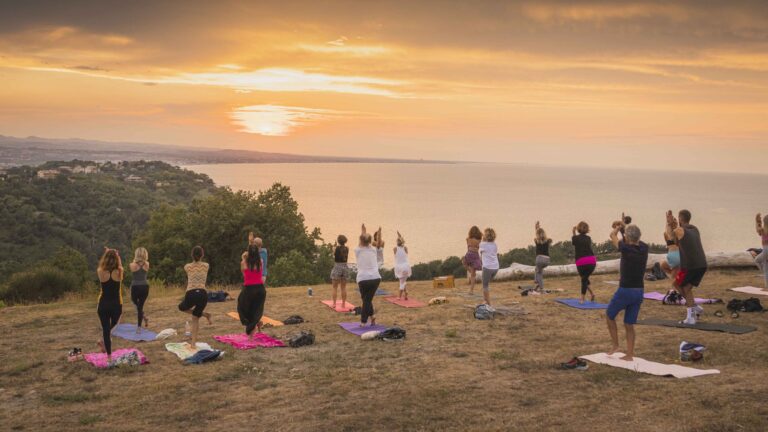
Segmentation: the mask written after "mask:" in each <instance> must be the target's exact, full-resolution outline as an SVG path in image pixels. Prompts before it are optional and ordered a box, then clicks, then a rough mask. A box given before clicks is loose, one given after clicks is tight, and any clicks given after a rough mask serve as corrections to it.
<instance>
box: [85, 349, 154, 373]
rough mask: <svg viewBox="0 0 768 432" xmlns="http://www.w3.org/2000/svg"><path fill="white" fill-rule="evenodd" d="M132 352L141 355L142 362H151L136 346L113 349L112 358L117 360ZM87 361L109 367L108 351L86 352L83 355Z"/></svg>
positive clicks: (103, 367) (101, 366)
mask: <svg viewBox="0 0 768 432" xmlns="http://www.w3.org/2000/svg"><path fill="white" fill-rule="evenodd" d="M132 352H135V353H136V355H137V356H138V357H139V361H140V362H141V364H146V363H149V360H147V357H146V356H145V355H144V353H142V352H141V351H139V350H137V349H136V348H123V349H119V350H117V351H112V360H116V359H118V358H120V357H122V356H124V355H126V354H130V353H132ZM83 358H84V359H85V361H87V362H88V363H90V364H92V365H94V366H96V367H97V368H99V369H106V368H108V367H109V364H108V362H107V354H106V353H90V354H85V355H84V356H83Z"/></svg>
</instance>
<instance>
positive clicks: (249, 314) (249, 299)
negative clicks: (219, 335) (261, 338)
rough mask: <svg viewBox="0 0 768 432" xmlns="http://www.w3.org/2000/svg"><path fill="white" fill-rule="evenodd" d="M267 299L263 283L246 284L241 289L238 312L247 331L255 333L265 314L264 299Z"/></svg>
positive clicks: (238, 298)
mask: <svg viewBox="0 0 768 432" xmlns="http://www.w3.org/2000/svg"><path fill="white" fill-rule="evenodd" d="M266 299H267V290H266V289H264V285H263V284H259V285H246V286H244V287H243V288H242V289H241V290H240V296H239V297H237V313H238V314H239V315H240V322H241V323H242V324H243V325H244V326H245V333H247V334H249V335H250V334H251V333H253V329H255V328H256V325H257V324H258V323H259V321H261V317H263V316H264V301H265V300H266Z"/></svg>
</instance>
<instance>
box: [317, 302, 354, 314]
mask: <svg viewBox="0 0 768 432" xmlns="http://www.w3.org/2000/svg"><path fill="white" fill-rule="evenodd" d="M321 303H323V304H324V305H326V306H328V307H329V308H331V309H333V310H335V311H336V312H351V311H353V310H355V305H353V304H352V303H350V302H346V303H344V304H343V305H342V304H341V301H336V308H334V307H333V300H323V301H322V302H321Z"/></svg>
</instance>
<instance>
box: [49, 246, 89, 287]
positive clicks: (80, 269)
mask: <svg viewBox="0 0 768 432" xmlns="http://www.w3.org/2000/svg"><path fill="white" fill-rule="evenodd" d="M50 265H51V267H53V268H55V269H58V270H61V271H63V272H65V273H69V274H71V275H72V276H74V277H76V278H77V281H78V282H79V284H80V285H83V284H85V282H86V281H88V280H89V279H91V277H90V274H91V273H90V272H89V271H88V259H87V258H86V257H85V255H83V254H81V253H80V252H78V251H77V250H75V249H73V248H71V247H69V246H62V247H61V248H59V250H57V251H56V253H55V254H54V255H53V257H52V258H51V260H50Z"/></svg>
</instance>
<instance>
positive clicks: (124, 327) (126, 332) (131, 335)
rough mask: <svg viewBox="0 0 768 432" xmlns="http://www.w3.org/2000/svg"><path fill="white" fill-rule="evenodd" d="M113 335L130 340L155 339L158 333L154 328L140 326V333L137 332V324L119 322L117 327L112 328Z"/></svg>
mask: <svg viewBox="0 0 768 432" xmlns="http://www.w3.org/2000/svg"><path fill="white" fill-rule="evenodd" d="M112 336H117V337H120V338H123V339H128V340H129V341H137V342H143V341H153V340H155V339H156V338H157V333H155V332H153V331H152V330H147V329H145V328H143V327H139V333H138V334H137V333H136V324H118V325H117V327H115V328H114V329H112Z"/></svg>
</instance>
